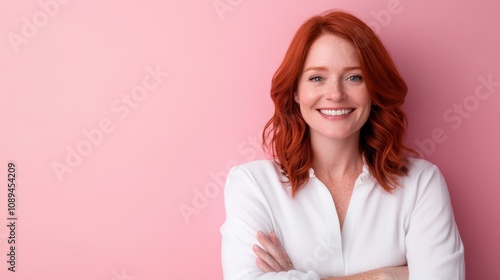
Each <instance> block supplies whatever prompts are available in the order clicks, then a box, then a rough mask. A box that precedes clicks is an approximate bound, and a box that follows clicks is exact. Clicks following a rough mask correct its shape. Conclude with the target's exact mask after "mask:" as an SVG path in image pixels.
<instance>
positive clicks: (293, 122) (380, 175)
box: [262, 11, 415, 196]
mask: <svg viewBox="0 0 500 280" xmlns="http://www.w3.org/2000/svg"><path fill="white" fill-rule="evenodd" d="M323 34H333V35H336V36H339V37H342V38H344V39H347V40H348V41H350V42H352V43H353V44H354V46H355V48H356V51H357V55H358V57H359V60H360V64H361V65H360V66H361V70H362V72H363V77H364V80H365V83H366V87H367V89H368V91H369V93H370V96H371V99H372V111H371V113H370V116H369V118H368V121H367V122H366V123H365V125H364V126H363V127H362V128H361V133H360V150H361V152H362V153H363V155H364V157H365V161H366V163H367V165H368V166H369V169H370V172H371V173H372V175H373V176H374V177H375V179H376V180H377V181H378V183H379V184H380V185H381V186H382V187H383V188H384V189H385V190H387V191H388V192H391V190H392V189H394V188H395V187H397V186H398V179H399V177H400V176H405V175H407V174H408V159H407V156H406V155H405V151H406V152H410V153H415V151H414V150H412V149H411V148H409V147H407V146H405V145H404V144H403V140H404V137H405V135H406V128H407V125H408V121H407V118H406V115H405V113H404V112H403V110H402V108H401V106H402V105H403V102H404V99H405V96H406V93H407V86H406V83H405V82H404V80H403V79H402V78H401V76H400V74H399V73H398V70H397V69H396V66H395V64H394V62H393V61H392V59H391V57H390V55H389V53H388V52H387V50H386V49H385V47H384V46H383V44H382V42H381V41H380V39H379V38H378V37H377V35H376V34H375V33H374V32H373V30H371V29H370V27H368V25H366V24H365V23H364V22H362V21H361V20H360V19H358V18H356V17H355V16H353V15H351V14H349V13H346V12H342V11H328V12H326V13H324V14H321V15H318V16H314V17H312V18H310V19H309V20H307V21H306V22H305V23H304V24H302V26H300V28H299V29H298V30H297V33H296V34H295V36H294V38H293V39H292V42H291V43H290V46H289V47H288V50H287V52H286V54H285V57H284V59H283V62H282V63H281V65H280V67H279V68H278V70H277V71H276V73H275V74H274V76H273V79H272V85H271V98H272V100H273V102H274V106H275V111H274V115H273V117H272V118H271V119H270V120H269V121H268V122H267V124H266V126H265V128H264V132H263V134H262V139H263V143H264V148H265V149H266V150H268V151H269V150H270V151H271V154H272V156H273V158H274V160H275V161H276V163H278V164H279V165H280V166H281V169H282V171H283V173H284V174H285V175H286V176H287V178H288V179H289V181H290V184H291V186H292V195H293V196H295V194H296V193H297V191H298V189H299V188H300V186H302V185H303V184H304V183H306V182H307V180H308V179H309V168H311V166H312V162H313V153H312V147H311V142H310V139H309V128H308V126H307V123H306V122H305V121H304V119H303V118H302V115H301V113H300V108H299V106H298V104H297V103H296V102H295V101H294V98H293V94H294V92H295V91H296V90H297V85H298V79H299V76H300V75H301V74H302V70H303V67H304V62H305V60H306V57H307V54H308V52H309V49H310V47H311V45H312V44H313V43H314V41H315V40H316V39H318V38H319V37H320V36H321V35H323Z"/></svg>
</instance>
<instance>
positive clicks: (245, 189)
mask: <svg viewBox="0 0 500 280" xmlns="http://www.w3.org/2000/svg"><path fill="white" fill-rule="evenodd" d="M284 181H286V177H285V176H284V175H282V173H281V168H280V167H279V165H278V164H276V163H275V162H274V161H273V160H255V161H251V162H246V163H243V164H240V165H236V166H234V167H233V168H231V170H230V171H229V174H228V176H227V180H226V185H225V194H226V196H228V197H231V196H234V197H236V196H237V197H242V198H243V197H247V198H248V197H257V198H259V199H264V197H267V198H271V197H275V196H277V195H282V193H283V192H284V191H285V192H286V189H287V187H286V186H287V184H286V183H284Z"/></svg>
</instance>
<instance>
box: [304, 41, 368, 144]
mask: <svg viewBox="0 0 500 280" xmlns="http://www.w3.org/2000/svg"><path fill="white" fill-rule="evenodd" d="M360 66H361V65H360V63H359V59H358V56H357V54H356V49H355V48H354V45H353V44H352V43H351V42H349V41H347V40H345V39H343V38H341V37H338V36H335V35H331V34H325V35H321V37H319V38H318V39H317V40H316V41H315V42H314V43H313V44H312V46H311V49H310V50H309V53H308V55H307V58H306V61H305V64H304V68H303V71H302V74H301V76H300V77H299V82H298V89H297V92H296V93H295V94H294V99H295V102H297V103H298V104H299V106H300V112H301V113H302V117H303V118H304V120H305V121H306V123H307V124H308V125H309V128H310V132H311V139H316V138H318V137H321V138H328V139H339V140H350V139H355V140H356V141H357V140H359V132H360V129H361V127H362V126H363V125H364V124H365V122H366V121H367V119H368V116H369V115H370V109H371V98H370V95H369V93H368V89H367V88H366V84H365V81H364V79H363V75H362V72H361V68H360ZM355 137H357V138H355Z"/></svg>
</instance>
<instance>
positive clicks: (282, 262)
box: [269, 231, 294, 270]
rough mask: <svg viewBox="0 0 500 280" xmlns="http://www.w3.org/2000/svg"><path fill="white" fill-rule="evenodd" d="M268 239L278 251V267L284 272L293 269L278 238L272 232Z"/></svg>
mask: <svg viewBox="0 0 500 280" xmlns="http://www.w3.org/2000/svg"><path fill="white" fill-rule="evenodd" d="M269 239H270V240H271V242H273V243H274V244H275V246H276V247H277V248H278V249H279V250H280V256H281V257H279V258H278V259H277V261H278V262H279V263H280V265H281V266H282V267H283V268H285V269H286V270H291V269H294V267H293V264H292V261H291V260H290V257H289V256H288V254H287V253H286V251H285V248H283V245H281V242H280V241H279V239H278V237H277V236H276V233H274V231H272V232H271V233H270V234H269Z"/></svg>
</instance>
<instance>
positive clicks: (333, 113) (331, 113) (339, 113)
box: [319, 109, 353, 116]
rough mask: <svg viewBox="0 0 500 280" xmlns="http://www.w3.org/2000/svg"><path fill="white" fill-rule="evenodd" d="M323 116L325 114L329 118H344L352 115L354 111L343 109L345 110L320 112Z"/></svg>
mask: <svg viewBox="0 0 500 280" xmlns="http://www.w3.org/2000/svg"><path fill="white" fill-rule="evenodd" d="M319 111H320V112H321V113H322V114H325V115H327V116H343V115H347V114H350V113H351V112H352V111H353V110H352V109H343V110H319Z"/></svg>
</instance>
